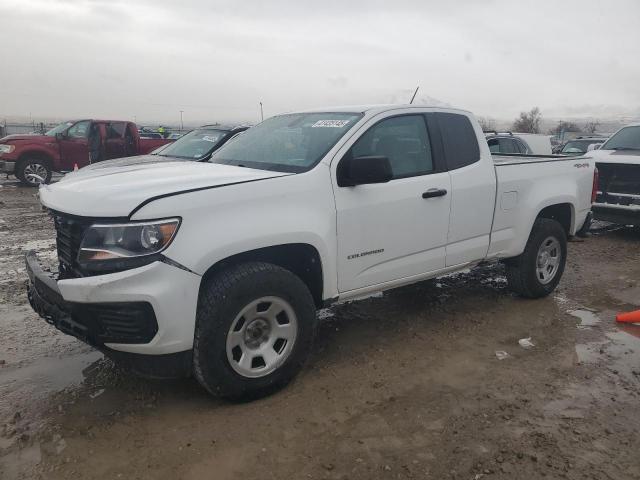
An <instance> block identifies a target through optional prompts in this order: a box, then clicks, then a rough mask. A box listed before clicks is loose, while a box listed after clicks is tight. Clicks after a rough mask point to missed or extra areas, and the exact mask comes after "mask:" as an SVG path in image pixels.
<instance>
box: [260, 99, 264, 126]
mask: <svg viewBox="0 0 640 480" xmlns="http://www.w3.org/2000/svg"><path fill="white" fill-rule="evenodd" d="M260 121H261V122H264V112H263V111H262V102H260Z"/></svg>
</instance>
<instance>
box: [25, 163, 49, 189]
mask: <svg viewBox="0 0 640 480" xmlns="http://www.w3.org/2000/svg"><path fill="white" fill-rule="evenodd" d="M47 174H48V171H47V167H45V166H44V165H42V164H41V163H29V164H27V165H26V166H25V167H24V178H25V180H27V182H29V183H31V184H32V185H40V184H41V183H44V182H45V181H46V180H47Z"/></svg>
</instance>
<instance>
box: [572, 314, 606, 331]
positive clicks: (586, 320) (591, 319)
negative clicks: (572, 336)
mask: <svg viewBox="0 0 640 480" xmlns="http://www.w3.org/2000/svg"><path fill="white" fill-rule="evenodd" d="M567 313H568V314H569V315H572V316H574V317H577V318H579V319H580V325H578V328H590V327H593V326H595V325H598V324H599V323H600V317H598V315H596V314H595V313H594V312H591V311H589V310H569V311H568V312H567Z"/></svg>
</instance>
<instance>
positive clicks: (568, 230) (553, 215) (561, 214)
mask: <svg viewBox="0 0 640 480" xmlns="http://www.w3.org/2000/svg"><path fill="white" fill-rule="evenodd" d="M575 216H576V215H575V209H574V206H573V205H572V204H571V203H568V202H567V203H555V204H552V205H547V206H546V207H544V208H542V209H541V210H540V211H539V212H538V215H536V220H537V219H538V218H548V219H550V220H555V221H556V222H558V223H559V224H560V225H562V228H563V230H564V233H565V234H566V235H567V237H569V236H570V235H573V232H574V224H575Z"/></svg>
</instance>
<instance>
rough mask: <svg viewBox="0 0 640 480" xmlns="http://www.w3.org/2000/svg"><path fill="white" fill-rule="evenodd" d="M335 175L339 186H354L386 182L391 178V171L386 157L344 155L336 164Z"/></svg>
mask: <svg viewBox="0 0 640 480" xmlns="http://www.w3.org/2000/svg"><path fill="white" fill-rule="evenodd" d="M337 176H338V186H339V187H355V186H356V185H367V184H370V183H387V182H388V181H389V180H391V179H392V178H393V172H392V171H391V163H390V162H389V159H388V158H387V157H381V156H371V157H351V156H346V157H344V158H343V159H342V160H341V161H340V164H339V165H338V172H337Z"/></svg>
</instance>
